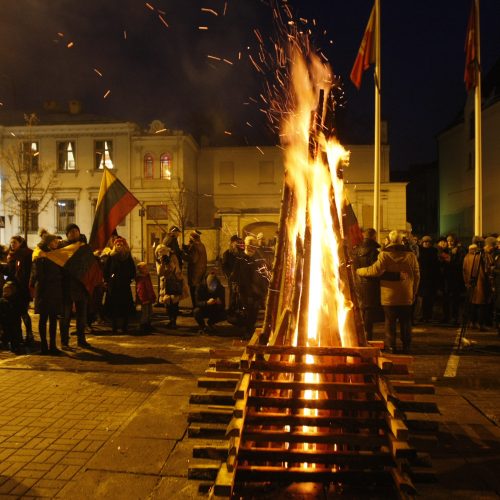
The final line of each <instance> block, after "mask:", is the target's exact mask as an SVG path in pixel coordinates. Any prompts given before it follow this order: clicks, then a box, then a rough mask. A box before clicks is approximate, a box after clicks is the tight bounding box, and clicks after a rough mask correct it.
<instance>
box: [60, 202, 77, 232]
mask: <svg viewBox="0 0 500 500" xmlns="http://www.w3.org/2000/svg"><path fill="white" fill-rule="evenodd" d="M56 211H57V231H58V232H59V233H63V232H64V230H65V229H66V226H67V225H68V224H71V223H72V222H75V200H57V202H56Z"/></svg>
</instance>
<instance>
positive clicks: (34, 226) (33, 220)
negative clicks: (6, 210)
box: [19, 200, 40, 233]
mask: <svg viewBox="0 0 500 500" xmlns="http://www.w3.org/2000/svg"><path fill="white" fill-rule="evenodd" d="M26 204H28V206H29V208H28V209H27V208H26ZM39 204H40V201H39V200H29V201H28V202H26V201H24V200H23V201H21V220H20V224H19V226H20V228H21V232H24V231H25V230H26V228H25V227H24V214H25V212H26V210H29V215H28V229H27V232H28V233H36V232H37V231H38V227H39V226H38V217H39V215H40V214H39V212H38V207H39Z"/></svg>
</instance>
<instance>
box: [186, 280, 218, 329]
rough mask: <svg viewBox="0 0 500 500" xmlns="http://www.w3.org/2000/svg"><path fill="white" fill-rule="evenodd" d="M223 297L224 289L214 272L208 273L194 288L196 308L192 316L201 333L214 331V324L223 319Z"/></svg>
mask: <svg viewBox="0 0 500 500" xmlns="http://www.w3.org/2000/svg"><path fill="white" fill-rule="evenodd" d="M225 295H226V293H225V290H224V287H223V286H222V283H221V282H220V281H219V278H217V275H216V274H215V271H210V272H209V273H208V274H207V276H206V277H205V279H204V280H203V281H202V282H201V283H200V284H199V285H198V286H197V287H196V307H195V309H194V311H193V316H194V319H195V320H196V322H197V323H198V325H199V327H200V329H201V331H202V332H213V331H215V327H214V325H215V323H218V322H219V321H223V320H224V319H225V316H226V314H225V308H226V307H225ZM205 318H206V319H207V324H206V325H205Z"/></svg>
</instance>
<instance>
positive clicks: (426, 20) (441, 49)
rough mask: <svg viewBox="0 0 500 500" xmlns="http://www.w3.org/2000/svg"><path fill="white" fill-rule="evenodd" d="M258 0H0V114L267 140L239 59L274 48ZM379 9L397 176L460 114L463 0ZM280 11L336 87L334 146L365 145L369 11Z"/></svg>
mask: <svg viewBox="0 0 500 500" xmlns="http://www.w3.org/2000/svg"><path fill="white" fill-rule="evenodd" d="M279 1H280V2H281V1H282V0H279ZM268 3H269V1H268V0H266V1H261V0H227V2H225V1H224V0H157V1H151V2H149V4H146V3H145V2H142V1H135V0H85V1H81V0H78V1H77V0H16V1H15V2H13V1H7V0H3V1H2V2H1V6H2V8H1V13H0V38H1V43H0V101H1V102H2V110H3V112H8V111H11V110H21V111H24V112H27V111H35V110H37V109H40V108H41V104H42V103H43V102H44V101H46V100H51V99H53V100H57V101H59V102H61V103H65V102H66V101H68V100H69V99H75V98H76V99H79V100H81V101H82V102H83V105H84V109H85V111H86V112H90V113H95V114H100V115H105V116H110V117H116V118H119V119H127V120H131V121H137V122H139V123H140V124H142V125H144V126H146V124H147V123H149V122H150V121H151V120H153V119H157V118H158V119H161V120H162V121H164V122H165V123H166V126H167V127H169V128H182V129H184V130H186V131H189V132H192V133H193V134H195V135H196V136H199V134H200V133H201V132H203V133H205V134H206V135H208V136H210V137H211V138H212V139H213V140H215V141H217V142H219V143H224V141H229V140H231V141H233V142H234V141H236V142H238V143H240V144H245V143H248V144H259V143H268V144H269V143H276V142H277V140H278V138H277V136H276V134H273V133H271V131H270V130H269V127H268V126H266V123H265V115H264V113H263V112H262V111H259V108H263V107H265V103H264V102H263V101H262V100H261V99H260V98H259V94H260V93H261V92H262V91H263V86H264V83H265V81H270V79H272V78H273V75H272V73H271V74H267V75H262V74H261V73H258V72H257V71H256V70H255V68H254V66H253V65H252V63H251V61H250V59H249V55H252V56H253V57H257V54H258V48H259V45H260V42H259V40H258V35H256V33H255V31H254V30H255V29H257V30H258V34H259V36H260V37H261V38H262V40H263V41H264V44H265V46H268V47H269V46H270V44H269V39H270V37H274V38H275V35H274V33H275V32H274V31H273V23H272V14H271V9H270V8H269V5H268ZM381 4H382V116H383V119H385V120H387V121H388V126H389V142H390V145H391V160H392V161H391V168H392V169H393V170H401V169H406V168H408V167H409V166H410V165H412V164H417V163H422V162H427V161H431V160H433V159H435V158H436V143H435V136H436V134H437V133H438V132H439V131H441V130H443V129H444V128H446V126H447V125H448V124H449V123H450V122H451V121H452V120H453V119H454V118H455V117H456V116H457V114H458V113H459V112H460V109H461V107H462V106H463V103H464V100H465V97H466V93H465V87H464V84H463V71H464V41H465V30H466V25H467V17H468V14H469V9H470V1H469V0H420V1H418V2H417V1H411V0H404V1H401V0H381ZM288 5H290V6H291V7H292V8H293V9H294V11H295V13H296V17H297V19H299V18H302V19H303V21H299V23H302V24H301V26H304V27H305V28H311V29H312V40H313V41H314V43H315V45H316V47H318V49H320V50H321V51H322V52H323V53H324V54H325V55H326V56H327V57H328V59H329V61H330V64H331V65H332V67H333V71H334V73H335V74H336V75H338V76H339V77H340V78H341V79H342V81H343V82H344V94H345V96H344V99H343V103H342V109H341V110H340V111H339V121H338V128H339V134H340V136H341V138H342V139H344V140H345V141H347V142H358V143H363V142H364V143H369V142H371V141H372V140H373V78H372V71H371V70H368V71H367V72H366V73H365V75H364V78H363V85H362V88H361V91H360V92H358V91H357V90H356V89H355V87H354V86H353V85H352V83H351V82H350V80H349V73H350V71H351V68H352V65H353V63H354V59H355V57H356V54H357V50H358V47H359V44H360V42H361V38H362V35H363V32H364V29H365V26H366V23H367V21H368V17H369V14H370V10H371V7H372V5H373V1H372V0H349V1H348V0H342V1H340V0H289V2H288ZM203 9H206V10H203ZM211 9H212V10H213V11H214V12H215V13H216V14H218V15H215V14H214V12H212V11H211ZM224 9H225V13H224ZM313 19H314V20H315V22H314V23H313ZM167 25H168V26H167ZM200 26H202V27H206V28H208V29H199V27H200ZM325 30H326V34H325V33H324V31H325ZM481 51H482V66H483V70H484V72H487V71H488V70H489V69H490V68H491V67H492V66H493V64H494V63H495V62H496V60H497V59H498V58H499V57H500V2H499V1H498V0H482V1H481ZM239 53H241V59H239ZM209 55H210V56H214V57H218V58H220V60H217V59H213V58H211V57H208V56H209ZM224 59H226V60H227V61H229V62H230V63H232V64H229V63H228V62H224ZM100 74H101V75H102V76H100ZM483 78H484V74H483ZM108 91H110V92H109V93H108ZM106 94H107V96H106V97H104V96H105V95H106ZM255 101H257V104H256V103H255ZM224 131H228V132H230V133H231V134H232V135H231V136H230V137H229V136H228V134H225V133H224Z"/></svg>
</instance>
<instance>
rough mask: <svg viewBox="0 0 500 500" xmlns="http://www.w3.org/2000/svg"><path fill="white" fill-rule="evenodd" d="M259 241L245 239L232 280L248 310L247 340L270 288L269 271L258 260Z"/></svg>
mask: <svg viewBox="0 0 500 500" xmlns="http://www.w3.org/2000/svg"><path fill="white" fill-rule="evenodd" d="M256 250H257V240H256V239H255V238H254V237H253V236H247V237H246V238H245V252H244V254H243V256H242V258H241V259H239V260H237V261H236V266H235V268H234V271H233V276H232V278H231V279H232V280H233V281H235V282H236V284H237V294H238V296H239V300H241V303H242V306H243V307H244V308H245V310H246V318H245V325H244V326H245V338H246V339H249V338H251V336H252V335H253V332H254V331H255V323H256V322H257V316H258V313H259V308H260V305H261V303H262V301H263V299H264V297H265V296H266V293H267V289H268V287H269V274H268V270H267V268H266V267H265V265H263V264H262V263H261V262H260V261H259V260H258V259H257V258H256V255H255V254H256Z"/></svg>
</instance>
